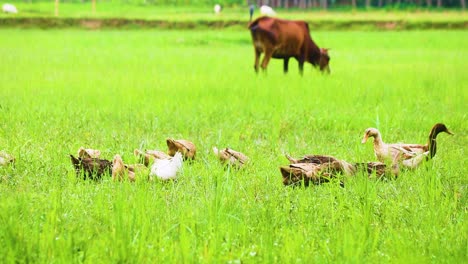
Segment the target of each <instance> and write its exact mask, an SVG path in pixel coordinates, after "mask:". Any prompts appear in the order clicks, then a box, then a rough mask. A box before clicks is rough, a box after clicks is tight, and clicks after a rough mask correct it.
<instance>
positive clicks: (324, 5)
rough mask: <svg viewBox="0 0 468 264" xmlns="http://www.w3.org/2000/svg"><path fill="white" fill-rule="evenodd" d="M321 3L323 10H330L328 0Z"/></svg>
mask: <svg viewBox="0 0 468 264" xmlns="http://www.w3.org/2000/svg"><path fill="white" fill-rule="evenodd" d="M320 2H321V3H322V8H323V9H325V10H326V9H328V3H327V0H320Z"/></svg>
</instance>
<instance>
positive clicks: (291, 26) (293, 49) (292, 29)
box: [249, 17, 309, 57]
mask: <svg viewBox="0 0 468 264" xmlns="http://www.w3.org/2000/svg"><path fill="white" fill-rule="evenodd" d="M249 29H250V31H251V33H252V39H253V41H254V45H255V46H256V47H257V46H259V47H260V45H262V46H263V47H264V46H265V45H271V46H273V49H274V57H289V56H298V55H300V53H301V52H303V51H304V50H305V49H304V44H305V43H306V41H305V39H306V38H307V37H308V36H309V31H308V28H307V24H306V23H305V22H302V21H288V20H283V19H277V18H271V17H260V18H258V19H256V20H255V21H253V22H252V23H251V24H250V26H249Z"/></svg>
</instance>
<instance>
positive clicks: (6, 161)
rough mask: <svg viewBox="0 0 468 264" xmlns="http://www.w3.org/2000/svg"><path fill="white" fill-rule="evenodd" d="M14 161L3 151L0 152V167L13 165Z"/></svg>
mask: <svg viewBox="0 0 468 264" xmlns="http://www.w3.org/2000/svg"><path fill="white" fill-rule="evenodd" d="M15 161H16V159H15V157H13V156H12V155H10V154H8V153H6V152H5V151H3V150H2V151H0V166H7V165H10V164H13V163H15Z"/></svg>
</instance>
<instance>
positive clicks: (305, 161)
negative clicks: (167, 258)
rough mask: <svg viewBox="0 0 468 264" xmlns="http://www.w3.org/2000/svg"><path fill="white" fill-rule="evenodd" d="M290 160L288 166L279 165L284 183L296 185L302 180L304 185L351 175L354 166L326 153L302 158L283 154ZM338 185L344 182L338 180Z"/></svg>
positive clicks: (354, 169)
mask: <svg viewBox="0 0 468 264" xmlns="http://www.w3.org/2000/svg"><path fill="white" fill-rule="evenodd" d="M285 157H286V159H288V161H289V162H290V164H289V166H281V167H280V171H281V174H282V176H283V184H284V185H296V184H298V183H299V182H302V181H304V186H306V187H307V186H309V184H310V183H313V184H315V185H318V184H321V183H323V182H328V181H330V179H331V178H335V177H337V176H338V175H340V174H341V175H345V176H352V175H354V174H355V172H356V168H355V167H354V166H353V165H352V164H350V163H348V162H347V161H344V160H339V159H337V158H335V157H333V156H328V155H306V156H304V157H302V158H298V159H297V158H293V157H291V156H289V155H287V154H285ZM340 185H341V186H344V183H343V182H341V181H340Z"/></svg>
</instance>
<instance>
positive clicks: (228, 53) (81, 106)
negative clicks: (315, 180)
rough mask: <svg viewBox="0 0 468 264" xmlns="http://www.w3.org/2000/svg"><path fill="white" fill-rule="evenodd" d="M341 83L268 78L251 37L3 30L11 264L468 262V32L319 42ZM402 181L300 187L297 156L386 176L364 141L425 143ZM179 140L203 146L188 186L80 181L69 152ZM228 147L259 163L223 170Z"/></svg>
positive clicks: (325, 37)
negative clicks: (441, 130)
mask: <svg viewBox="0 0 468 264" xmlns="http://www.w3.org/2000/svg"><path fill="white" fill-rule="evenodd" d="M312 35H313V37H314V39H315V40H316V41H317V43H318V44H319V45H320V46H321V47H322V46H323V47H329V48H332V50H331V58H332V59H331V70H332V73H331V75H329V76H324V75H321V74H320V73H319V72H318V71H316V70H314V69H312V67H311V66H310V65H307V66H306V67H305V71H304V76H303V77H300V76H299V74H298V70H297V64H296V62H295V61H291V63H290V73H289V74H288V75H283V74H282V70H281V69H282V62H281V61H278V60H273V61H272V62H271V63H270V66H269V68H268V72H267V73H266V74H263V73H262V74H259V75H255V73H254V71H253V47H252V46H251V41H250V36H249V34H248V32H246V31H154V30H146V31H79V30H54V31H41V30H14V29H4V30H1V31H0V58H1V63H0V72H1V74H0V150H1V149H3V150H6V151H7V152H10V153H11V154H13V155H15V156H16V158H17V163H16V166H15V167H9V168H0V174H1V180H0V200H1V203H0V221H1V222H0V223H1V224H0V241H1V243H2V247H0V256H2V258H3V261H5V262H6V263H12V262H20V263H23V262H36V263H81V262H87V263H103V262H114V263H115V262H121V263H148V262H149V263H181V262H202V263H258V262H263V263H314V262H319V263H323V262H341V263H343V262H346V263H428V262H435V263H463V262H466V260H467V258H468V257H467V255H468V248H467V234H468V225H467V221H466V217H467V210H468V203H467V184H468V181H467V174H468V171H467V169H466V167H467V164H466V161H467V158H466V157H465V154H466V151H467V143H468V137H467V116H466V109H467V108H466V107H467V95H468V75H467V72H466V69H467V68H468V63H467V61H468V32H467V31H448V32H445V31H424V32H422V31H411V32H386V33H379V32H316V33H314V32H313V33H312ZM437 122H443V123H445V124H446V125H447V126H448V128H449V129H450V130H451V131H453V132H454V133H455V135H454V136H448V135H446V134H441V135H440V136H439V138H438V143H439V146H438V152H437V156H436V158H435V159H433V160H432V161H430V162H428V163H427V164H424V166H422V167H421V168H419V169H417V170H415V171H405V172H402V174H401V176H400V177H399V178H398V179H396V180H388V181H376V180H369V179H367V177H366V176H364V175H358V176H356V177H353V178H349V179H347V180H346V185H345V188H341V187H340V186H339V184H338V183H337V182H334V183H331V184H325V185H322V186H316V187H312V188H295V189H294V188H288V187H284V186H283V185H282V183H281V175H280V172H279V169H278V167H279V166H280V165H284V164H287V160H286V159H285V158H284V157H283V153H290V154H291V155H292V156H301V155H304V154H329V155H334V156H336V157H338V158H342V159H345V160H348V161H372V160H375V158H374V155H373V149H372V144H371V143H368V144H366V145H362V144H360V140H361V137H362V135H363V133H364V130H365V129H366V128H368V127H376V128H378V129H380V131H381V132H382V134H383V139H384V140H385V141H387V142H398V141H401V142H410V143H425V142H426V141H427V137H428V134H429V130H430V128H431V127H432V125H433V124H435V123H437ZM167 137H173V138H185V139H189V140H191V141H193V142H194V143H195V144H196V145H197V147H198V154H197V155H198V156H197V160H196V161H195V162H194V163H193V164H184V170H183V172H182V174H181V175H180V178H179V181H177V182H176V183H161V182H151V183H149V182H147V181H145V180H144V179H141V180H139V181H137V182H136V183H134V184H131V183H128V182H124V183H115V182H112V181H111V179H110V178H105V179H104V180H103V181H102V182H98V183H95V182H84V181H82V180H77V179H76V178H75V175H74V171H73V168H72V166H71V164H70V161H69V158H68V154H70V153H75V152H76V150H77V149H78V148H79V147H80V146H86V147H92V148H97V149H100V150H101V151H102V153H103V154H102V156H103V157H105V158H108V159H111V158H112V157H113V155H114V154H117V153H119V154H121V155H123V159H124V160H125V161H126V162H128V163H132V162H135V158H134V157H133V154H132V152H133V150H134V149H135V148H142V149H145V148H147V149H161V150H165V149H166V146H165V139H166V138H167ZM212 146H219V147H225V146H230V147H231V148H234V149H237V150H240V151H242V152H244V153H246V154H247V155H248V156H250V157H251V160H252V162H251V164H250V165H249V166H248V167H247V168H245V170H241V171H231V170H224V169H223V168H222V167H221V166H220V164H219V163H218V161H217V160H216V158H215V157H214V156H213V155H212V153H211V147H212Z"/></svg>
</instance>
